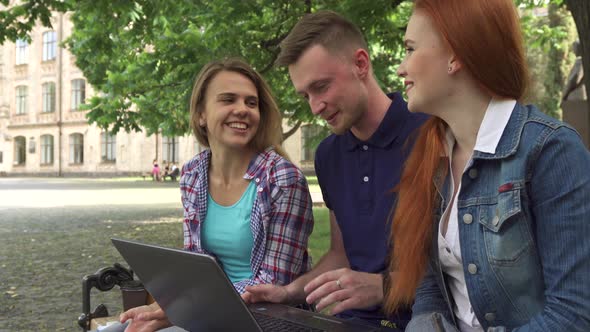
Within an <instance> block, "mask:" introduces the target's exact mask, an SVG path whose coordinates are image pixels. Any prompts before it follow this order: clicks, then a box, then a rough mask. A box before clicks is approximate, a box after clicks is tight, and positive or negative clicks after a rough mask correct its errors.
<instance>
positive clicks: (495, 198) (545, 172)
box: [386, 0, 590, 332]
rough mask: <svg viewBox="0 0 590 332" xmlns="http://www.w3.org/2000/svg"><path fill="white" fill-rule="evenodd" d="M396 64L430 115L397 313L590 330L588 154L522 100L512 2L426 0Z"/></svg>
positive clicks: (523, 75)
mask: <svg viewBox="0 0 590 332" xmlns="http://www.w3.org/2000/svg"><path fill="white" fill-rule="evenodd" d="M404 42H405V46H406V57H405V58H404V60H403V62H402V63H401V65H400V66H399V69H398V74H399V75H400V76H402V77H403V79H404V82H405V86H406V92H407V95H408V108H409V109H410V111H412V112H424V113H427V114H430V115H432V118H431V119H430V120H428V122H427V123H426V124H425V125H424V126H423V127H422V128H421V132H420V135H419V137H418V140H417V141H416V143H415V145H414V149H413V151H412V154H411V155H410V157H409V158H408V161H407V162H406V165H405V168H404V171H403V174H402V180H401V182H400V186H399V191H398V195H399V196H398V197H399V199H398V201H397V207H396V209H395V216H394V217H393V232H392V243H393V244H394V250H393V254H392V259H391V269H392V270H394V271H396V272H395V278H394V279H392V280H391V282H390V284H389V287H388V296H387V301H386V304H387V309H389V310H390V311H393V310H395V309H396V308H398V307H400V306H402V307H403V305H404V304H408V303H411V302H412V301H415V303H414V305H413V308H412V309H413V317H412V321H411V322H410V324H409V325H408V327H407V329H406V332H413V331H457V330H459V331H488V332H500V331H552V332H559V331H564V332H565V331H568V332H572V331H590V281H589V279H588V276H590V241H588V239H589V238H590V172H589V171H588V170H589V169H590V152H589V151H588V150H587V149H586V148H585V147H584V145H583V144H582V141H581V139H580V136H579V135H578V134H577V133H576V131H575V130H574V129H572V128H571V127H569V126H568V125H566V124H564V123H562V122H560V121H558V120H555V119H553V118H551V117H549V116H547V115H545V114H543V113H541V112H540V111H539V110H538V109H537V108H536V107H535V106H532V105H523V104H521V103H520V102H519V100H521V99H522V98H523V96H524V94H525V91H526V87H527V80H528V74H527V71H528V70H527V68H526V57H525V53H524V50H523V40H522V34H521V31H520V23H519V16H518V10H517V8H516V7H515V5H514V1H512V0H486V1H465V0H446V1H439V0H415V1H414V10H413V14H412V16H411V18H410V21H409V23H408V26H407V30H406V34H405V37H404Z"/></svg>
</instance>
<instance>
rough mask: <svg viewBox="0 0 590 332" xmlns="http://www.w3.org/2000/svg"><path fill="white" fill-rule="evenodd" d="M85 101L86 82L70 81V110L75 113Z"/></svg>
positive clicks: (79, 80) (80, 80) (81, 80)
mask: <svg viewBox="0 0 590 332" xmlns="http://www.w3.org/2000/svg"><path fill="white" fill-rule="evenodd" d="M85 99H86V82H85V81H84V80H83V79H75V80H72V102H71V110H72V111H77V110H79V109H80V105H82V104H84V100H85Z"/></svg>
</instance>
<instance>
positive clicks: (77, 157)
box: [70, 134, 84, 164]
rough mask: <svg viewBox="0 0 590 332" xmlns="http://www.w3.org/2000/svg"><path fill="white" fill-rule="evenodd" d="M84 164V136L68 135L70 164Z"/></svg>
mask: <svg viewBox="0 0 590 332" xmlns="http://www.w3.org/2000/svg"><path fill="white" fill-rule="evenodd" d="M83 163H84V136H82V134H71V135H70V164H83Z"/></svg>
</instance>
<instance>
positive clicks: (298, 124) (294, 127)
mask: <svg viewBox="0 0 590 332" xmlns="http://www.w3.org/2000/svg"><path fill="white" fill-rule="evenodd" d="M302 123H303V122H302V121H301V120H299V121H297V123H296V124H295V126H293V128H291V129H289V130H287V131H286V132H284V133H283V141H284V140H286V139H287V138H289V137H291V135H293V134H295V132H296V131H297V130H298V129H299V127H301V124H302Z"/></svg>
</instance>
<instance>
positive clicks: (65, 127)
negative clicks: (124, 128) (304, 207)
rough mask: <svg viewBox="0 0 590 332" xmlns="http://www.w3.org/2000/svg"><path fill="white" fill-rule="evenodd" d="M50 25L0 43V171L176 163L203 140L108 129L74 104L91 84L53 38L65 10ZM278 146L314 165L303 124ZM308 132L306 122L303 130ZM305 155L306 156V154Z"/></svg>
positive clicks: (66, 24) (58, 35) (130, 169)
mask: <svg viewBox="0 0 590 332" xmlns="http://www.w3.org/2000/svg"><path fill="white" fill-rule="evenodd" d="M52 26H53V28H47V27H42V26H37V27H35V28H34V29H33V30H32V32H31V42H27V41H25V40H17V41H16V42H15V43H11V42H6V43H5V44H4V45H1V46H0V176H1V175H9V176H39V175H47V176H119V175H136V174H146V173H148V172H150V170H151V168H152V164H153V160H154V159H155V160H157V162H158V163H159V164H160V165H165V164H168V163H176V164H177V165H179V166H180V165H182V164H183V163H184V162H185V161H187V160H189V159H190V158H192V157H193V156H194V155H195V154H196V153H198V152H199V151H200V150H201V149H202V147H200V146H199V144H198V143H197V141H196V140H195V139H194V137H193V136H192V135H186V136H181V137H162V136H161V135H151V136H147V135H146V134H145V133H143V132H139V133H126V132H119V133H117V134H116V135H110V134H108V133H107V132H104V131H102V130H101V129H100V128H98V127H97V126H96V125H94V124H89V123H88V121H87V119H86V114H87V112H88V111H83V110H80V105H81V104H83V103H84V101H85V99H86V98H87V97H89V96H92V94H93V93H94V90H93V88H92V86H90V85H89V84H88V83H87V82H86V79H85V78H84V76H83V73H82V71H81V70H80V69H78V68H77V67H76V65H75V59H74V57H73V55H71V54H70V53H69V52H68V51H67V50H66V49H64V48H62V47H60V46H59V45H60V43H61V42H62V41H63V40H64V39H65V38H67V36H69V34H70V33H71V31H72V23H71V21H70V19H69V14H68V13H65V14H61V13H57V14H56V15H54V17H53V19H52ZM303 128H304V129H303V130H301V129H300V130H298V131H297V132H296V133H295V134H293V135H292V136H291V137H289V138H288V139H287V140H286V141H285V142H284V146H285V148H286V150H287V152H288V153H289V155H290V157H291V160H292V161H293V162H294V163H295V164H297V165H298V166H301V167H303V168H304V170H306V171H308V172H309V171H313V153H310V151H309V148H306V144H305V141H306V139H307V136H308V135H306V134H305V133H306V129H305V128H310V127H305V126H304V127H303ZM307 132H309V130H307ZM310 158H311V159H310Z"/></svg>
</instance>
